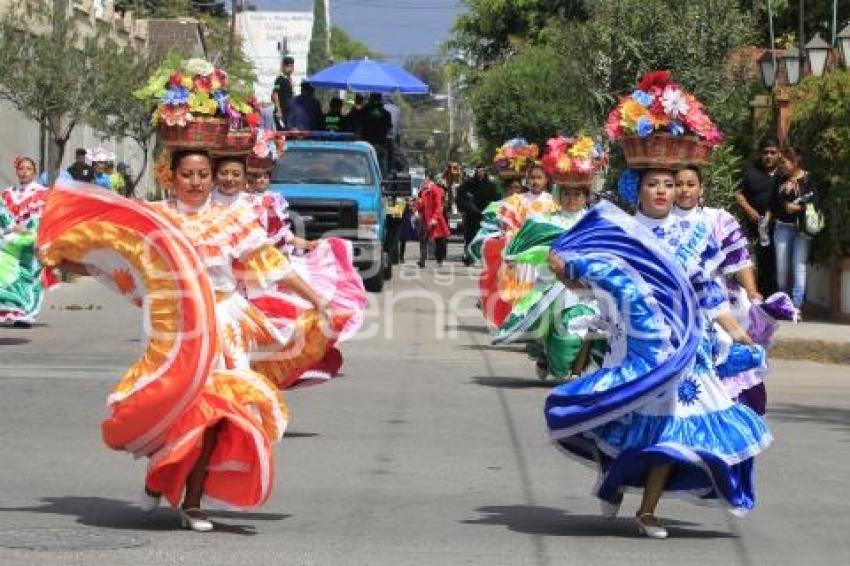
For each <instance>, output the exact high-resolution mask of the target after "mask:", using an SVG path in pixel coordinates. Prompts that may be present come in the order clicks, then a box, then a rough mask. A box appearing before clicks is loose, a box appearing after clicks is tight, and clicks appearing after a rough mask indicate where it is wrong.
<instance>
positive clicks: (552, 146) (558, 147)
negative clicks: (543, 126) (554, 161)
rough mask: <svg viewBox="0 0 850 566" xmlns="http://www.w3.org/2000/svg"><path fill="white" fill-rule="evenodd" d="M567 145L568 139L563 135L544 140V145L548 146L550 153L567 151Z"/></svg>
mask: <svg viewBox="0 0 850 566" xmlns="http://www.w3.org/2000/svg"><path fill="white" fill-rule="evenodd" d="M568 145H569V140H568V139H567V138H565V137H563V136H557V137H554V138H550V139H549V140H548V141H547V142H546V147H547V148H548V150H549V152H550V153H555V154H558V155H560V154H562V153H564V152H565V151H567V146H568Z"/></svg>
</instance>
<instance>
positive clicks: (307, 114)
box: [286, 81, 324, 131]
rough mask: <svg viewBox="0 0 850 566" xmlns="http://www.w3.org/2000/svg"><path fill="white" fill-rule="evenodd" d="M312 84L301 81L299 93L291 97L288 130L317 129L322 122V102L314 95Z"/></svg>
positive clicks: (320, 126) (320, 127) (319, 128)
mask: <svg viewBox="0 0 850 566" xmlns="http://www.w3.org/2000/svg"><path fill="white" fill-rule="evenodd" d="M315 92H316V91H315V90H314V89H313V85H311V84H310V83H308V82H307V81H302V82H301V94H299V95H298V96H296V97H295V98H293V99H292V104H291V105H290V108H289V110H290V114H291V115H290V117H289V119H287V122H286V127H287V129H290V130H306V131H319V130H321V129H322V126H323V124H324V115H323V114H322V103H321V102H319V100H318V99H317V98H316V96H315Z"/></svg>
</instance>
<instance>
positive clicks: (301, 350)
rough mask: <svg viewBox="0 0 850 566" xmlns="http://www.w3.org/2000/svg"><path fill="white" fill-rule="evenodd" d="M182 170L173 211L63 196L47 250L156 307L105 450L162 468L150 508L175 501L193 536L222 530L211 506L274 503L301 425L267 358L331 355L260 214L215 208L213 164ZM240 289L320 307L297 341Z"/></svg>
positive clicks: (291, 365) (113, 407)
mask: <svg viewBox="0 0 850 566" xmlns="http://www.w3.org/2000/svg"><path fill="white" fill-rule="evenodd" d="M172 170H173V191H172V194H173V198H172V199H169V200H166V201H163V202H159V203H152V204H148V203H144V202H137V201H131V200H128V199H124V198H121V197H119V196H117V195H114V194H112V193H108V192H106V191H102V190H99V189H93V188H92V189H83V190H81V189H64V188H62V187H57V189H55V192H54V194H52V195H51V197H49V200H48V205H47V209H46V211H45V217H44V219H43V222H42V225H41V228H40V232H39V245H40V250H39V251H40V255H41V257H42V259H43V260H44V262H45V264H46V265H60V266H62V267H64V268H66V269H69V270H71V271H74V272H77V273H85V274H91V275H95V276H97V277H98V278H99V279H101V280H102V281H104V282H106V283H107V285H109V286H110V287H112V288H114V289H116V290H117V291H119V292H120V293H122V294H123V295H125V296H126V297H127V298H128V299H130V300H131V301H132V302H133V303H135V304H138V305H141V306H143V308H144V313H145V316H146V321H147V323H148V325H147V326H146V331H147V338H148V345H147V349H146V351H145V354H144V356H143V357H142V358H141V359H140V360H139V361H138V362H137V363H136V364H134V365H133V366H132V367H131V368H130V370H129V371H128V372H127V374H125V376H124V378H123V379H122V380H121V382H120V383H119V385H118V386H117V387H116V389H115V390H114V391H113V393H112V394H111V395H110V396H109V399H108V407H109V411H108V414H107V417H106V419H105V420H104V421H103V424H102V431H103V437H104V441H105V442H106V443H107V444H108V445H109V446H110V447H112V448H115V449H120V450H127V451H129V452H132V453H133V454H134V455H136V456H147V457H148V458H150V463H149V467H148V471H147V476H146V479H145V493H144V496H143V507H144V508H146V509H148V510H152V509H153V508H155V507H156V505H157V504H158V502H159V498H160V494H162V495H164V496H165V497H166V498H167V499H168V501H169V502H170V503H171V504H172V505H173V506H174V507H176V508H178V513H179V515H180V519H181V524H182V525H183V526H184V527H186V528H189V529H191V530H195V531H209V530H212V529H213V524H212V522H210V521H209V520H208V519H207V517H206V515H205V514H204V513H203V512H202V511H201V502H202V498H206V499H207V500H208V501H213V502H215V501H218V502H221V503H224V504H226V505H228V506H232V507H241V508H251V507H256V506H259V505H261V504H263V503H264V502H265V501H266V500H267V499H268V497H269V495H270V492H271V486H272V484H273V478H274V472H273V468H274V466H273V458H272V451H271V445H272V444H273V443H274V442H276V441H278V440H280V439H281V438H282V437H283V433H284V430H285V428H286V424H287V418H288V417H287V408H286V405H285V403H284V400H283V397H282V395H281V394H280V392H279V390H278V386H277V383H275V382H274V381H272V380H271V379H269V378H268V377H267V376H266V375H264V374H263V373H259V372H257V371H254V370H253V369H252V365H253V363H254V361H255V358H256V356H257V355H261V356H263V357H264V359H265V361H266V363H269V364H272V363H273V364H277V366H278V368H279V369H280V370H281V371H283V370H284V369H285V368H288V370H289V371H293V372H294V371H298V370H299V369H301V368H303V367H308V366H310V365H311V364H313V363H315V362H316V360H317V359H318V358H321V356H322V355H323V354H324V352H325V339H324V334H323V331H322V328H323V327H324V326H326V325H327V324H328V322H327V317H326V315H325V314H324V312H325V310H324V305H323V301H322V300H321V299H320V298H319V297H318V296H317V295H316V294H315V293H314V292H313V291H312V289H310V287H309V286H307V285H306V284H305V283H304V281H303V280H302V279H301V278H300V277H298V275H297V274H296V273H295V272H294V271H293V270H292V269H291V267H290V266H289V262H288V260H287V259H286V257H285V256H284V255H282V254H281V253H280V252H279V251H278V250H277V249H276V248H274V246H272V245H271V243H270V242H269V239H268V236H267V234H266V232H265V230H263V228H262V227H261V226H260V224H259V223H258V222H257V217H256V213H255V212H254V211H253V209H252V208H251V207H250V206H230V207H226V206H223V205H220V204H217V203H215V202H213V201H212V199H211V191H212V186H213V171H212V162H211V160H210V157H209V155H207V154H206V153H205V152H203V151H197V150H187V151H179V152H176V153H175V154H174V155H173V156H172ZM72 193H73V194H72ZM69 197H72V198H69ZM237 262H238V263H237ZM234 265H238V266H240V267H239V269H240V270H241V272H240V273H237V272H236V271H235V269H234ZM237 281H241V282H244V283H245V284H247V285H249V286H252V287H268V286H270V285H273V284H276V283H283V284H285V285H287V286H288V287H289V288H290V289H292V290H293V291H294V292H295V293H297V294H298V295H300V296H301V297H302V298H303V299H304V300H305V301H307V302H309V303H310V304H311V305H312V307H313V308H312V309H310V310H309V311H306V312H304V313H303V314H302V315H301V316H300V317H299V320H298V321H297V324H296V325H295V326H293V327H292V328H291V329H290V331H289V332H288V333H286V332H283V331H281V330H280V329H278V328H276V327H275V326H274V325H273V324H271V322H270V321H269V320H268V319H267V318H266V317H265V316H264V315H263V314H262V313H261V312H260V311H259V310H258V309H256V308H255V307H253V306H252V305H251V304H250V303H248V301H247V300H246V299H245V298H244V297H243V296H242V295H241V294H240V293H238V292H237Z"/></svg>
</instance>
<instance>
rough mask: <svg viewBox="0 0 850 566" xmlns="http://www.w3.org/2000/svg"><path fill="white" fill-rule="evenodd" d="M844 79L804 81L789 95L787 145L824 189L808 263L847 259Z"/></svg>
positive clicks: (838, 75) (849, 130)
mask: <svg viewBox="0 0 850 566" xmlns="http://www.w3.org/2000/svg"><path fill="white" fill-rule="evenodd" d="M848 100H850V73H843V72H834V73H826V74H825V75H824V76H823V77H821V78H817V77H807V78H806V79H804V80H803V81H802V82H801V83H800V84H799V85H798V86H797V87H796V88H795V89H793V91H792V104H793V110H794V111H793V114H792V117H791V139H792V140H793V143H794V145H795V146H798V147H800V148H802V149H803V151H804V152H805V154H806V156H805V168H806V170H807V171H810V173H811V175H812V177H813V178H814V179H816V180H817V181H818V182H819V184H820V185H821V186H822V187H825V188H826V189H827V196H826V201H825V203H824V210H825V213H826V219H827V225H826V228H825V229H824V231H823V232H821V233H820V234H818V237H817V238H816V239H815V246H814V257H815V259H816V260H821V261H826V260H829V259H832V258H835V257H838V256H848V255H850V230H848V228H847V226H848V224H850V106H848V104H847V101H848Z"/></svg>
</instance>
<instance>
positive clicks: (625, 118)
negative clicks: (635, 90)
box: [620, 98, 649, 129]
mask: <svg viewBox="0 0 850 566" xmlns="http://www.w3.org/2000/svg"><path fill="white" fill-rule="evenodd" d="M648 115H649V110H648V109H647V108H646V107H645V106H643V105H642V104H641V103H639V102H638V101H636V100H634V99H631V98H629V99H628V100H626V101H625V102H623V106H622V107H621V108H620V119H621V121H622V123H623V125H624V126H626V127H629V128H632V129H634V126H635V124H637V121H638V120H639V119H641V118H642V117H643V116H648Z"/></svg>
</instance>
